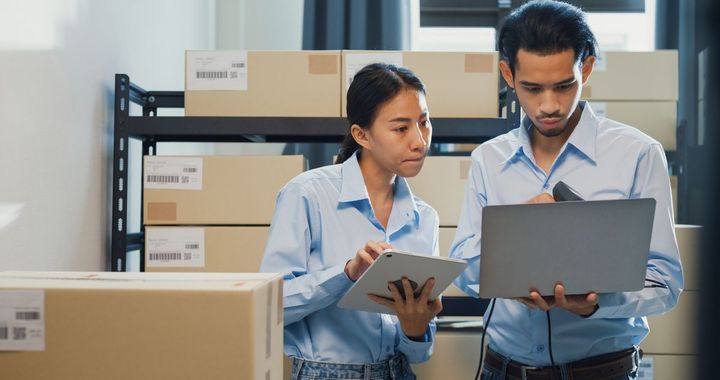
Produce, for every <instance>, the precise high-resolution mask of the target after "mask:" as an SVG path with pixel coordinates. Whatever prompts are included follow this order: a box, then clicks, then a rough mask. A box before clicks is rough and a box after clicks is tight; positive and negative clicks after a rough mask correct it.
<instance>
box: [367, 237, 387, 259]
mask: <svg viewBox="0 0 720 380" xmlns="http://www.w3.org/2000/svg"><path fill="white" fill-rule="evenodd" d="M384 250H385V248H383V247H382V246H381V245H380V244H378V243H376V242H374V241H368V242H367V243H365V252H367V253H368V254H370V256H372V258H373V259H375V258H376V257H378V256H380V255H382V253H383V251H384Z"/></svg>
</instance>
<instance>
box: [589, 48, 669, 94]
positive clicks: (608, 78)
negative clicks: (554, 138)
mask: <svg viewBox="0 0 720 380" xmlns="http://www.w3.org/2000/svg"><path fill="white" fill-rule="evenodd" d="M599 58H600V59H599V61H598V62H597V63H596V64H595V68H594V70H593V73H592V75H590V79H589V81H588V83H587V85H585V87H584V88H583V92H582V98H583V99H589V100H651V101H661V100H664V101H677V99H678V52H677V50H657V51H650V52H627V51H608V52H600V54H599Z"/></svg>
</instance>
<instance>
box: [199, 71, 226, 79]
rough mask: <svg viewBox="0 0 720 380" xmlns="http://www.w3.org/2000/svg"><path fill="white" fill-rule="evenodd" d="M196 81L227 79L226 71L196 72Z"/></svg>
mask: <svg viewBox="0 0 720 380" xmlns="http://www.w3.org/2000/svg"><path fill="white" fill-rule="evenodd" d="M195 74H196V79H227V77H228V72H227V71H197V72H195Z"/></svg>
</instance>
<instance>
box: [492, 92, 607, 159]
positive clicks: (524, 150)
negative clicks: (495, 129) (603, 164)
mask: <svg viewBox="0 0 720 380" xmlns="http://www.w3.org/2000/svg"><path fill="white" fill-rule="evenodd" d="M578 107H581V109H582V113H581V115H580V120H579V121H578V125H577V126H576V127H575V130H574V131H573V132H572V134H570V138H568V141H567V143H566V145H570V146H573V147H574V148H575V149H576V150H577V151H578V152H580V153H581V154H583V155H584V156H586V157H587V158H589V159H590V160H592V161H593V162H594V161H595V144H596V138H597V129H598V124H599V122H600V118H599V117H598V116H596V115H595V113H594V112H593V110H592V108H591V107H590V103H588V102H586V101H584V100H581V101H580V103H579V104H578ZM531 128H532V121H531V120H530V118H529V117H527V115H526V116H525V117H523V120H522V123H521V125H520V128H518V131H517V133H518V135H517V139H515V146H514V147H513V149H511V151H510V154H509V155H508V156H507V157H506V158H505V160H504V161H503V162H502V163H503V164H505V163H507V162H509V161H510V160H512V159H513V158H515V157H517V156H520V155H523V154H524V155H525V156H527V157H532V144H531V142H530V133H531Z"/></svg>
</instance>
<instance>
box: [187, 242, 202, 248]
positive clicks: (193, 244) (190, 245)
mask: <svg viewBox="0 0 720 380" xmlns="http://www.w3.org/2000/svg"><path fill="white" fill-rule="evenodd" d="M185 249H200V244H198V243H192V244H185Z"/></svg>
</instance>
